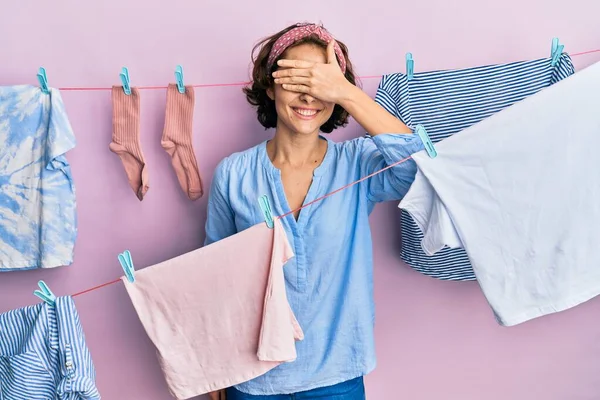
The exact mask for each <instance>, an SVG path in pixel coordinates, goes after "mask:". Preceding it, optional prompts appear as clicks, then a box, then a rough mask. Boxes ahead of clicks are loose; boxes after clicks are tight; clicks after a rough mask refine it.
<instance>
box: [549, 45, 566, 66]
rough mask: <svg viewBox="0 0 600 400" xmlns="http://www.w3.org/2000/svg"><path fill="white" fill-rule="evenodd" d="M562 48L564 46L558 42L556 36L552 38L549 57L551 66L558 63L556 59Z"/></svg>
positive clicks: (558, 57)
mask: <svg viewBox="0 0 600 400" xmlns="http://www.w3.org/2000/svg"><path fill="white" fill-rule="evenodd" d="M564 48H565V46H564V45H562V44H560V42H559V41H558V38H554V39H552V50H551V51H550V58H552V66H553V67H554V66H555V65H556V63H558V60H559V59H560V56H561V55H562V52H563V50H564Z"/></svg>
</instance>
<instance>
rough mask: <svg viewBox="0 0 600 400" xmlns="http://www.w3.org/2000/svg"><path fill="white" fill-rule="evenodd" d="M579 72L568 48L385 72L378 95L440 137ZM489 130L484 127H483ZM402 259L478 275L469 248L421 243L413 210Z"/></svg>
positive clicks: (443, 275)
mask: <svg viewBox="0 0 600 400" xmlns="http://www.w3.org/2000/svg"><path fill="white" fill-rule="evenodd" d="M574 72H575V68H574V67H573V63H572V61H571V58H570V57H569V55H568V54H564V53H563V54H560V55H558V56H557V57H549V58H543V59H539V60H532V61H519V62H512V63H508V64H496V65H488V66H480V67H474V68H466V69H457V70H446V71H432V72H422V73H414V74H412V75H411V76H409V75H406V74H403V73H395V74H390V75H385V76H384V77H383V78H382V80H381V82H380V84H379V87H378V89H377V93H376V95H375V101H376V102H377V103H379V104H381V105H382V106H383V107H384V108H385V109H386V110H387V111H388V112H389V113H391V114H392V115H394V116H396V117H397V118H398V119H400V120H401V121H402V122H404V123H405V124H406V125H408V126H409V127H411V128H414V127H415V126H416V125H419V124H421V125H423V126H425V127H426V128H427V132H428V134H429V136H430V137H431V140H432V141H433V142H434V143H438V142H439V141H441V140H444V139H446V138H448V137H450V136H452V135H454V134H456V133H458V132H460V131H462V130H464V129H466V128H468V127H470V126H472V125H474V124H476V123H478V122H479V121H482V120H484V119H485V118H488V117H490V116H492V115H494V114H495V113H497V112H499V111H501V110H503V109H505V108H507V107H510V106H512V105H513V104H516V103H518V102H519V101H522V100H523V99H525V98H527V97H529V96H531V95H533V94H535V93H538V92H539V91H540V90H543V89H545V88H547V87H549V86H551V85H553V84H555V83H556V82H559V81H561V80H562V79H564V78H566V77H567V76H571V75H572V74H573V73H574ZM482 134H485V133H482ZM400 226H401V240H400V256H401V259H402V260H403V261H404V262H405V263H406V264H407V265H409V266H411V267H412V268H413V269H415V270H416V271H418V272H420V273H422V274H424V275H427V276H431V277H434V278H437V279H441V280H453V281H470V280H475V273H474V271H473V267H472V266H471V263H470V261H469V258H468V256H467V253H466V252H465V250H464V249H462V248H454V249H452V248H448V247H446V248H444V249H441V250H440V251H439V252H436V253H435V254H425V252H423V250H422V249H421V245H420V243H421V241H422V239H423V236H422V234H421V232H420V230H419V228H418V226H417V224H416V223H415V222H414V220H413V219H412V216H411V215H410V213H408V212H406V211H405V210H401V214H400Z"/></svg>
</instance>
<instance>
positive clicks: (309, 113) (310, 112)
mask: <svg viewBox="0 0 600 400" xmlns="http://www.w3.org/2000/svg"><path fill="white" fill-rule="evenodd" d="M292 110H293V111H294V113H295V114H296V115H297V116H299V117H300V118H302V119H313V118H314V117H315V116H316V115H317V114H318V113H319V112H321V110H315V109H312V108H292Z"/></svg>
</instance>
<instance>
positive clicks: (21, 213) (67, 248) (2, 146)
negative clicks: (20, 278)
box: [0, 85, 77, 272]
mask: <svg viewBox="0 0 600 400" xmlns="http://www.w3.org/2000/svg"><path fill="white" fill-rule="evenodd" d="M74 147H75V135H74V134H73V130H72V128H71V124H70V123H69V119H68V118H67V112H66V110H65V106H64V104H63V101H62V98H61V95H60V92H59V91H58V90H57V89H50V93H49V94H45V93H43V92H42V91H41V89H40V88H39V87H36V86H31V85H18V86H4V87H0V272H2V271H12V270H23V269H33V268H54V267H59V266H62V265H69V264H71V263H72V262H73V251H74V246H75V240H76V238H77V214H76V201H75V186H74V183H73V178H72V176H71V167H70V165H69V163H68V162H67V159H66V157H65V154H66V153H67V152H68V151H69V150H71V149H73V148H74Z"/></svg>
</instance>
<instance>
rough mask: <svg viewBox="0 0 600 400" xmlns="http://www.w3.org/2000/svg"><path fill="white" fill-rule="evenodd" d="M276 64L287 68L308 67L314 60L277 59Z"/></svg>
mask: <svg viewBox="0 0 600 400" xmlns="http://www.w3.org/2000/svg"><path fill="white" fill-rule="evenodd" d="M277 65H279V66H280V67H287V68H310V67H312V66H313V65H315V63H314V62H310V61H304V60H285V59H283V60H279V61H277Z"/></svg>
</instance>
